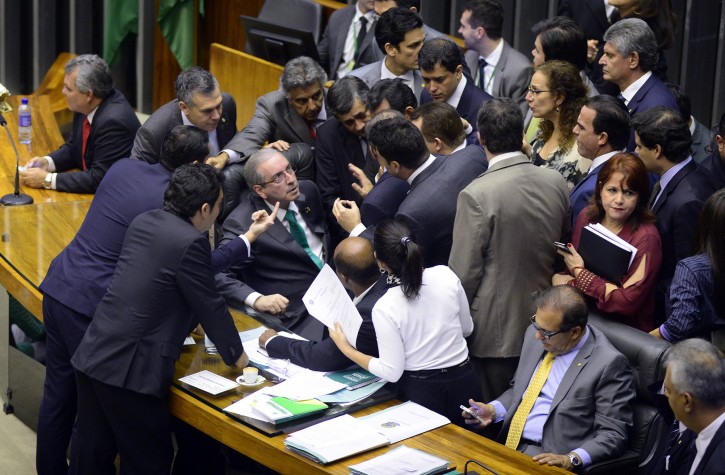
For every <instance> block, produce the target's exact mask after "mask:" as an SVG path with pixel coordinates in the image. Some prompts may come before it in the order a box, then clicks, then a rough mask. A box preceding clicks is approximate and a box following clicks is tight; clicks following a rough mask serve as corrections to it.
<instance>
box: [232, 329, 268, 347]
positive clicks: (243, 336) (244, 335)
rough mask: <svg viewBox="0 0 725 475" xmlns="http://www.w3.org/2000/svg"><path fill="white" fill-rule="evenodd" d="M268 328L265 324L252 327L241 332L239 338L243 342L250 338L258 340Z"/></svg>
mask: <svg viewBox="0 0 725 475" xmlns="http://www.w3.org/2000/svg"><path fill="white" fill-rule="evenodd" d="M266 329H267V327H265V326H259V327H257V328H252V329H251V330H247V331H243V332H239V339H240V340H242V343H244V342H245V341H249V340H257V339H259V336H260V335H261V334H262V333H264V331H265V330H266Z"/></svg>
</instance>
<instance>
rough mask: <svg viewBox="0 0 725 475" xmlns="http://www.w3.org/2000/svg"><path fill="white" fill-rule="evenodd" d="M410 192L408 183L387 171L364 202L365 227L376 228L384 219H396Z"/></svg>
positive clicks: (363, 221) (362, 212)
mask: <svg viewBox="0 0 725 475" xmlns="http://www.w3.org/2000/svg"><path fill="white" fill-rule="evenodd" d="M409 190H410V185H408V182H407V181H405V180H401V179H400V178H395V177H394V176H393V175H391V174H390V172H388V171H387V170H386V171H385V172H384V173H383V174H382V175H381V176H380V179H379V180H378V182H377V183H375V186H373V189H372V190H370V192H369V193H368V194H367V196H366V197H365V199H364V200H363V202H362V206H361V207H360V219H361V221H362V223H363V224H364V225H365V226H375V225H376V224H378V223H379V222H380V221H382V220H384V219H389V218H393V217H395V213H397V212H398V208H399V207H400V203H402V202H403V200H404V199H405V197H406V196H408V191H409Z"/></svg>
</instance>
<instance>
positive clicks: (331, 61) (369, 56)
mask: <svg viewBox="0 0 725 475" xmlns="http://www.w3.org/2000/svg"><path fill="white" fill-rule="evenodd" d="M356 8H357V5H350V6H349V7H345V8H341V9H340V10H337V11H335V12H333V14H332V15H330V19H329V20H328V21H327V26H326V27H325V31H324V33H323V34H322V39H320V43H319V44H318V45H317V52H318V53H319V54H320V64H321V65H322V66H323V67H324V68H325V69H326V70H327V71H328V72H329V76H330V79H336V78H337V68H339V67H340V61H342V53H343V50H344V49H345V39H346V38H347V32H348V31H350V25H351V24H352V19H353V17H354V16H355V9H356ZM376 23H377V22H373V24H372V25H370V27H369V28H368V31H367V34H366V35H365V38H364V39H363V42H362V43H361V44H360V50H359V51H360V54H359V57H358V62H357V64H355V67H361V66H365V65H366V64H369V63H370V62H373V61H374V59H373V58H374V54H375V50H377V49H378V45H377V43H375V42H373V37H374V36H375V24H376Z"/></svg>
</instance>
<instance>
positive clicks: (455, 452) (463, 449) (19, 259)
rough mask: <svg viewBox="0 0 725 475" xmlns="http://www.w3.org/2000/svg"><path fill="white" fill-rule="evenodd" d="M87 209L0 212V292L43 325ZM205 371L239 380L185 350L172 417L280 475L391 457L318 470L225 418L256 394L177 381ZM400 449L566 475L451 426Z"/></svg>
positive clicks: (64, 206) (1, 324)
mask: <svg viewBox="0 0 725 475" xmlns="http://www.w3.org/2000/svg"><path fill="white" fill-rule="evenodd" d="M89 206H90V203H89V202H87V201H86V202H77V203H72V202H71V203H48V204H41V205H33V206H25V207H7V208H0V213H1V215H2V220H3V234H4V237H5V239H4V240H3V242H0V284H1V285H2V286H3V287H5V288H6V289H8V290H10V291H11V293H12V294H13V295H14V296H16V298H18V299H19V300H20V301H21V302H22V303H23V304H24V305H25V306H26V307H27V308H29V309H30V310H31V312H32V313H33V314H34V315H36V316H37V317H38V318H42V307H41V301H42V295H41V294H40V292H39V291H38V286H39V285H40V282H41V281H42V279H43V277H44V276H45V271H46V269H47V268H48V264H49V263H50V261H51V260H52V259H53V258H54V257H55V255H57V254H58V253H59V252H60V251H61V250H62V249H63V247H64V246H65V245H66V244H67V243H68V242H70V240H71V239H72V238H73V236H74V235H75V232H76V230H77V229H78V227H79V226H80V224H81V223H82V221H83V218H84V216H85V214H86V212H87V211H88V207H89ZM9 223H12V226H9ZM4 295H5V293H4V292H0V303H4V305H0V307H2V308H0V339H1V338H3V334H2V332H5V335H4V337H5V340H4V344H5V345H7V328H8V326H7V302H3V301H2V298H3V296H4ZM232 313H233V315H234V318H235V322H236V324H237V327H238V328H239V330H247V329H251V328H255V327H257V326H259V323H258V322H257V321H256V320H254V319H252V318H251V317H249V316H246V315H244V314H242V313H241V312H237V311H233V312H232ZM6 355H7V349H6V348H4V347H3V341H0V362H2V363H3V364H2V365H0V391H1V392H2V395H3V398H5V397H6V395H5V389H6V388H8V387H10V386H8V384H11V381H9V380H8V378H7V375H6V374H5V375H3V370H7V364H5V363H6V362H5V361H3V359H4V358H6ZM202 369H207V370H210V371H213V372H216V373H218V374H221V375H224V376H226V377H229V378H234V377H236V376H237V375H238V374H239V372H238V371H235V370H233V369H231V368H229V367H227V366H226V365H225V364H224V363H223V362H222V361H221V357H219V356H218V355H217V356H210V355H207V354H206V353H205V352H204V346H203V343H201V344H197V345H191V346H185V347H184V349H183V351H182V355H181V358H180V360H179V363H178V364H177V366H176V374H175V384H174V386H173V387H172V388H171V394H170V398H169V404H170V407H171V412H172V414H174V415H175V416H176V417H178V418H180V419H182V420H184V421H185V422H187V423H189V424H191V425H192V426H194V427H196V428H198V429H199V430H201V431H203V432H204V433H206V434H209V435H210V436H212V437H214V438H215V439H217V440H219V441H220V442H222V443H223V444H225V445H227V446H229V447H231V448H233V449H234V450H237V451H238V452H241V453H244V454H246V455H247V456H249V457H251V458H253V459H255V460H257V461H258V462H260V463H262V464H264V465H266V466H268V467H270V468H272V469H273V470H276V471H278V472H280V473H286V474H301V473H304V474H324V473H331V474H346V473H348V470H347V468H346V467H347V466H348V465H350V464H353V463H358V462H361V461H363V460H368V459H370V458H372V457H375V456H377V455H380V454H382V453H385V452H386V451H387V450H389V449H390V447H384V448H380V449H376V450H373V451H370V452H366V453H364V454H361V455H358V456H355V457H351V458H349V459H345V460H343V461H341V462H337V463H334V464H330V465H325V466H323V465H319V464H317V463H315V462H313V461H311V460H309V459H306V458H304V457H301V456H299V455H297V454H294V453H293V452H291V451H289V450H287V449H286V448H285V447H284V437H283V436H277V437H267V436H266V435H264V434H262V433H261V432H258V431H256V430H254V429H252V428H250V427H248V426H246V425H244V424H242V423H241V422H238V421H237V420H235V419H233V418H231V417H229V416H227V415H226V414H224V413H223V412H222V409H223V408H225V407H227V406H228V405H230V404H231V403H232V401H234V400H237V399H239V398H240V397H244V396H245V395H246V394H247V393H248V392H253V390H255V389H256V388H255V389H253V390H251V391H248V390H246V389H243V388H240V389H239V390H235V391H232V392H231V393H227V394H223V395H221V396H217V397H214V396H209V395H206V394H204V393H202V392H200V391H196V390H193V389H191V388H188V387H184V386H183V385H181V384H179V383H178V378H179V377H183V376H184V375H187V374H191V373H195V372H198V371H200V370H202ZM13 403H14V404H15V401H13ZM19 403H20V401H18V404H19ZM392 404H394V403H393V402H388V403H384V404H381V405H377V406H374V407H373V408H368V409H364V410H362V411H360V412H359V413H357V414H356V415H362V414H369V413H371V412H373V411H374V410H379V409H382V408H385V407H389V406H390V405H392ZM36 411H37V409H36ZM401 443H402V444H405V445H408V446H410V447H415V448H419V449H422V450H426V451H428V452H432V453H436V454H438V455H440V456H442V457H445V458H446V459H448V460H450V461H451V462H452V463H453V464H454V465H456V466H457V467H458V468H459V469H462V468H463V465H464V463H465V462H466V460H468V459H469V458H475V459H477V460H480V461H481V462H483V463H485V464H487V465H489V466H491V467H492V468H493V469H494V470H496V471H498V472H499V473H502V474H521V475H523V474H544V473H566V472H564V471H562V470H559V469H552V468H549V467H542V466H539V465H537V464H534V463H533V462H532V461H531V458H530V457H528V456H526V455H523V454H520V453H518V452H515V451H513V450H510V449H507V448H506V447H504V446H502V445H499V444H496V443H494V442H492V441H489V440H487V439H484V438H483V437H481V436H479V435H477V434H475V433H472V432H469V431H467V430H464V429H461V428H460V427H457V426H454V425H452V424H449V425H447V426H445V427H441V428H439V429H436V430H434V431H431V432H428V433H425V434H422V435H420V436H417V437H414V438H412V439H408V440H405V441H403V442H401ZM396 445H398V444H396Z"/></svg>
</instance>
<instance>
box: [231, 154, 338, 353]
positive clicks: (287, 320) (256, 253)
mask: <svg viewBox="0 0 725 475" xmlns="http://www.w3.org/2000/svg"><path fill="white" fill-rule="evenodd" d="M244 178H245V180H246V182H247V184H248V185H249V188H250V190H251V192H250V193H249V194H248V195H247V196H246V197H244V199H243V200H242V201H241V203H240V204H239V205H238V206H237V207H236V208H235V209H234V210H233V211H232V212H231V213H230V214H229V216H228V217H227V219H226V220H225V221H224V226H223V228H222V232H223V236H222V239H221V242H220V243H219V244H220V245H223V244H224V243H225V242H228V241H231V240H234V239H236V238H237V237H238V236H239V235H240V234H242V233H244V232H246V230H247V229H249V226H250V225H251V224H252V221H251V220H250V219H249V217H250V216H251V213H249V211H250V210H252V213H253V212H254V211H257V210H264V209H266V210H268V211H269V212H270V213H271V210H272V209H273V208H274V205H275V204H276V203H279V213H278V214H277V222H275V224H274V225H273V226H272V227H271V228H269V230H268V231H267V233H265V235H263V236H260V239H258V240H257V241H256V243H255V245H254V246H253V248H252V252H251V257H250V259H249V260H247V261H246V262H244V263H243V264H242V265H240V266H239V267H235V268H233V269H232V270H230V271H227V272H226V273H223V274H217V287H218V289H219V291H220V293H221V294H222V295H223V296H224V298H225V299H226V300H227V303H228V304H229V305H231V306H232V307H235V308H238V309H244V306H245V305H247V306H248V307H251V308H252V309H254V310H256V311H257V312H263V313H264V314H267V315H263V316H264V317H265V318H268V319H270V320H272V321H274V322H275V323H279V324H281V325H283V326H285V327H287V328H289V329H290V330H292V331H294V332H296V333H297V334H299V335H301V336H304V337H305V338H307V339H308V340H312V341H320V340H321V339H322V336H323V333H324V326H323V325H322V323H320V322H319V321H318V320H316V319H315V318H313V317H311V316H309V315H308V314H307V310H306V309H305V306H304V304H303V302H302V296H303V295H304V294H305V292H307V289H308V288H309V286H310V284H311V283H312V281H313V280H314V279H315V277H317V274H318V273H319V271H320V269H321V268H322V266H323V265H324V263H325V262H332V249H331V247H330V241H329V234H328V232H327V227H326V225H325V215H324V213H323V208H322V202H321V201H320V192H319V191H318V189H317V186H315V184H314V183H312V182H311V181H307V180H299V181H298V180H297V176H296V175H295V169H294V166H293V165H291V164H290V162H289V161H288V160H287V159H286V158H285V157H284V155H282V153H280V152H279V151H278V150H275V149H274V148H263V149H261V150H259V151H257V152H255V153H254V154H252V156H251V157H249V159H248V160H247V163H246V164H245V167H244Z"/></svg>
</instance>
